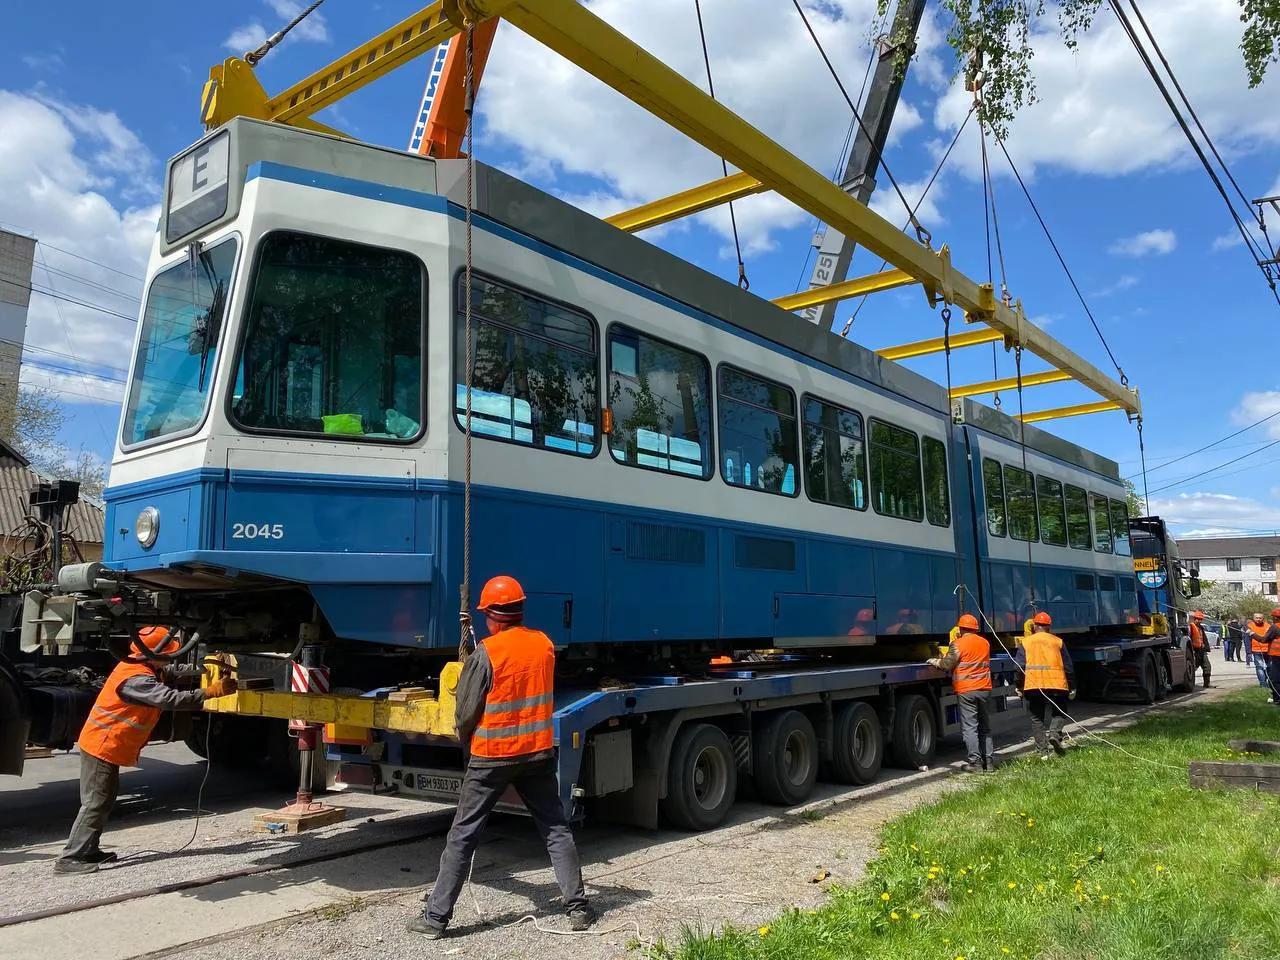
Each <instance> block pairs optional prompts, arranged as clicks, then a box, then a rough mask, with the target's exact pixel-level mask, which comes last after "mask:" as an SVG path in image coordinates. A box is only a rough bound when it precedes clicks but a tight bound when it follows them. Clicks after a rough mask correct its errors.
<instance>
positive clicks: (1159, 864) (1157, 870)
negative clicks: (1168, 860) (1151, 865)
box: [1156, 863, 1164, 873]
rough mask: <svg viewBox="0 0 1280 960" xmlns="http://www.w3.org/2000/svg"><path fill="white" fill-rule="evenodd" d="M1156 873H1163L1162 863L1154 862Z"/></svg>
mask: <svg viewBox="0 0 1280 960" xmlns="http://www.w3.org/2000/svg"><path fill="white" fill-rule="evenodd" d="M1156 873H1164V864H1162V863H1157V864H1156Z"/></svg>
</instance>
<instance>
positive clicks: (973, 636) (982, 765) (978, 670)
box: [928, 613, 996, 773]
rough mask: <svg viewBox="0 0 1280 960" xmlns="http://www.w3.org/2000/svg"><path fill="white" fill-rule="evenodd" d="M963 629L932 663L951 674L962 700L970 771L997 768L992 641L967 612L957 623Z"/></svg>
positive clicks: (965, 763)
mask: <svg viewBox="0 0 1280 960" xmlns="http://www.w3.org/2000/svg"><path fill="white" fill-rule="evenodd" d="M956 629H957V630H958V631H959V634H958V636H957V637H956V640H955V642H954V643H952V644H951V646H950V648H949V649H948V650H947V655H946V656H945V657H934V658H933V659H931V660H929V661H928V662H929V665H930V666H932V667H937V668H938V669H939V670H945V671H947V672H948V673H950V674H951V686H952V688H954V689H955V692H956V699H957V700H958V701H959V703H960V727H961V730H962V732H963V734H964V745H965V747H966V748H967V749H968V751H969V757H968V759H967V760H966V761H965V762H964V764H962V766H961V769H963V770H964V771H965V772H966V773H978V772H979V771H982V772H990V771H993V770H995V768H996V767H995V756H994V754H995V743H994V742H993V741H992V739H991V716H990V713H989V712H988V710H987V707H988V703H987V701H988V699H989V698H990V696H991V644H990V643H988V642H987V638H986V637H984V636H983V635H982V634H981V633H979V632H978V618H977V617H975V616H974V615H973V614H972V613H966V614H963V615H962V616H961V617H960V619H959V621H958V622H957V623H956Z"/></svg>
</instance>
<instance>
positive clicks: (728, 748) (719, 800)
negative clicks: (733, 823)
mask: <svg viewBox="0 0 1280 960" xmlns="http://www.w3.org/2000/svg"><path fill="white" fill-rule="evenodd" d="M737 789H738V766H737V762H736V761H735V760H734V756H733V744H731V743H730V742H729V738H728V736H726V735H725V732H724V731H723V730H721V729H720V728H719V727H717V726H715V725H714V724H710V723H693V724H688V725H686V726H685V727H684V728H682V729H681V731H680V732H679V733H678V734H677V735H676V742H675V743H674V744H673V745H672V747H671V760H670V764H669V766H668V773H667V795H666V796H665V797H664V798H663V799H662V814H663V816H664V817H665V818H666V819H667V820H668V821H670V822H671V823H672V824H673V825H674V826H677V827H680V828H681V829H684V830H710V829H711V828H712V827H716V826H719V825H720V822H721V821H722V820H724V818H725V816H726V815H727V814H728V812H729V808H730V807H731V806H733V800H734V794H735V793H736V792H737Z"/></svg>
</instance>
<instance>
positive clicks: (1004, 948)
mask: <svg viewBox="0 0 1280 960" xmlns="http://www.w3.org/2000/svg"><path fill="white" fill-rule="evenodd" d="M1000 952H1001V953H1008V952H1009V948H1008V947H1001V948H1000Z"/></svg>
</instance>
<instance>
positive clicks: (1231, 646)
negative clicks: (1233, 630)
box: [1222, 637, 1236, 663]
mask: <svg viewBox="0 0 1280 960" xmlns="http://www.w3.org/2000/svg"><path fill="white" fill-rule="evenodd" d="M1235 658H1236V642H1235V641H1234V640H1232V639H1231V638H1230V637H1227V639H1225V640H1223V641H1222V659H1223V660H1225V661H1226V662H1227V663H1230V662H1231V661H1232V660H1234V659H1235Z"/></svg>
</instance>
